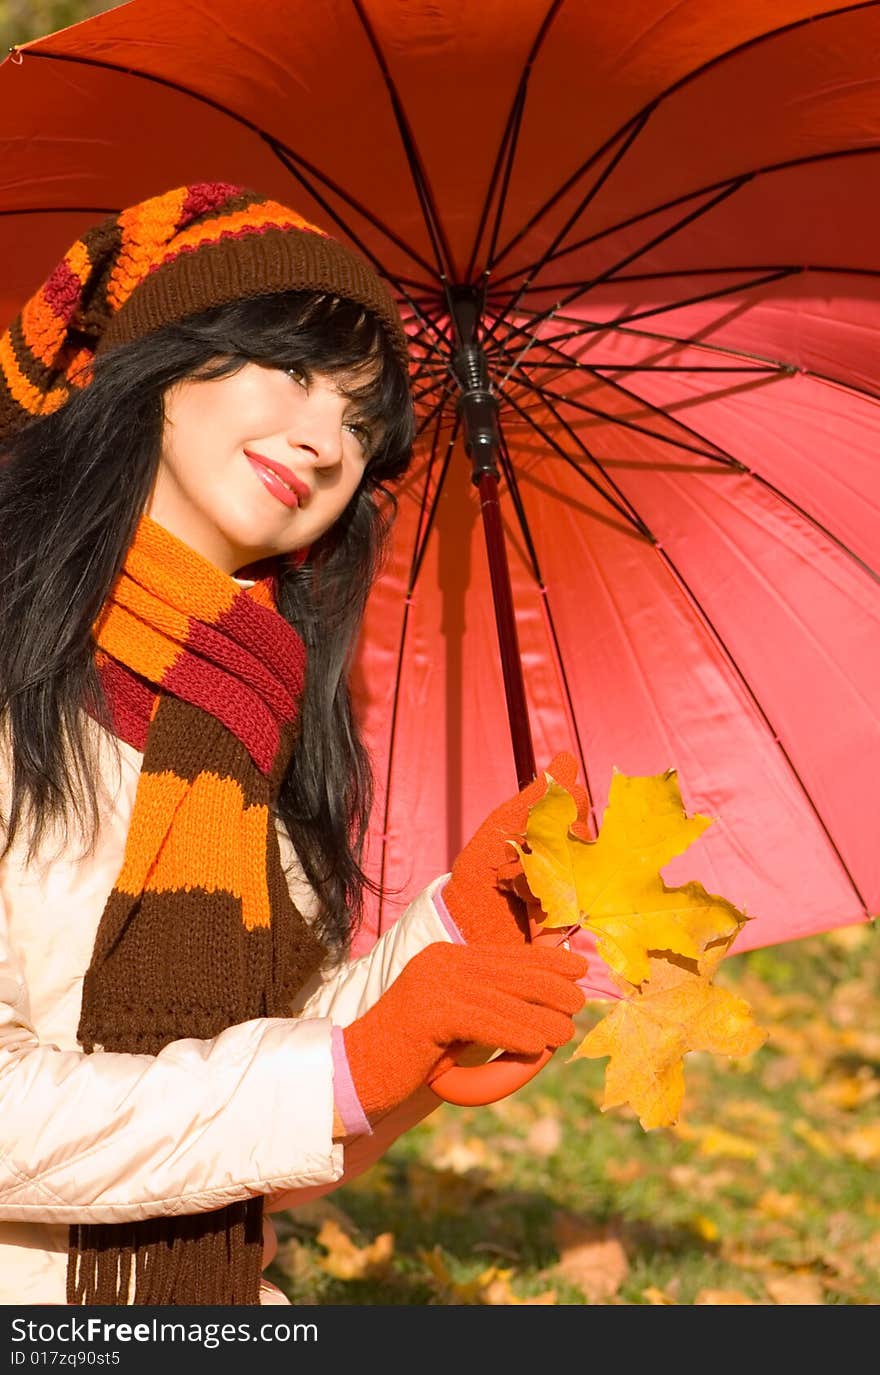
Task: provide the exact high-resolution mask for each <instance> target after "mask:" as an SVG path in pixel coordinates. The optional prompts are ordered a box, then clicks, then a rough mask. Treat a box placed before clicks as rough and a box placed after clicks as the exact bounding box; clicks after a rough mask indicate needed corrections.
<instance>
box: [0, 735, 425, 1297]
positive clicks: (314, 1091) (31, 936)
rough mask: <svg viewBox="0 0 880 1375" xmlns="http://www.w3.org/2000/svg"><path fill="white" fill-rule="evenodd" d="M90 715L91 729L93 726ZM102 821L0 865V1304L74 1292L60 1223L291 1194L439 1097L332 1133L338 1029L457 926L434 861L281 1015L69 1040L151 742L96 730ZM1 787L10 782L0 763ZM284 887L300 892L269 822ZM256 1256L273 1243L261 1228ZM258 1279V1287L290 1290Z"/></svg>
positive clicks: (286, 844)
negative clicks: (122, 1047) (360, 942)
mask: <svg viewBox="0 0 880 1375" xmlns="http://www.w3.org/2000/svg"><path fill="white" fill-rule="evenodd" d="M94 729H95V730H96V731H98V727H94ZM98 738H99V741H100V760H101V768H100V777H101V794H102V795H101V813H100V815H101V824H100V828H99V834H98V838H97V842H96V844H95V846H94V847H93V848H92V850H91V851H90V852H86V851H85V846H82V847H79V852H78V853H70V851H69V847H68V848H67V849H64V848H63V847H59V843H58V837H57V835H56V836H54V837H53V836H47V837H46V840H45V842H44V843H43V844H42V845H41V847H40V852H39V854H38V855H37V856H36V857H35V858H34V859H33V860H32V861H31V862H30V863H28V862H27V858H26V853H25V851H26V837H25V836H24V835H21V836H20V837H17V838H16V843H15V846H14V848H13V850H12V851H11V852H10V854H9V855H8V856H7V858H6V859H5V860H4V862H3V864H2V866H0V1303H4V1304H63V1303H65V1302H66V1296H65V1279H66V1271H67V1226H68V1223H70V1222H71V1221H73V1220H77V1221H80V1222H126V1221H131V1220H137V1219H142V1218H149V1217H157V1216H163V1215H173V1214H178V1213H189V1212H197V1211H208V1210H211V1209H215V1208H219V1207H222V1206H223V1205H224V1204H227V1203H231V1202H234V1201H236V1200H239V1199H244V1198H247V1197H249V1196H251V1195H253V1194H263V1195H265V1196H266V1203H265V1212H266V1214H269V1213H271V1212H277V1211H280V1210H282V1209H287V1208H291V1207H295V1206H296V1205H297V1203H300V1202H304V1201H306V1200H309V1199H312V1198H314V1197H316V1196H318V1195H320V1194H323V1193H327V1192H328V1191H330V1190H331V1189H335V1188H338V1187H339V1185H340V1184H342V1183H344V1182H345V1181H346V1180H347V1179H350V1178H352V1177H353V1176H354V1175H356V1174H359V1173H361V1172H362V1171H363V1170H364V1169H366V1168H367V1167H368V1166H369V1165H371V1164H372V1163H373V1162H374V1161H375V1160H376V1159H378V1157H379V1156H380V1155H381V1154H382V1153H383V1152H384V1151H385V1150H386V1149H387V1148H388V1146H389V1145H390V1144H391V1142H392V1141H394V1140H395V1139H396V1138H397V1137H398V1136H399V1135H400V1134H401V1133H402V1132H404V1131H406V1130H407V1129H408V1128H409V1127H410V1126H412V1125H413V1124H414V1123H415V1122H417V1121H419V1120H420V1119H421V1118H423V1117H424V1116H425V1115H426V1114H427V1113H429V1112H430V1111H432V1110H433V1109H434V1108H435V1107H437V1106H438V1103H439V1100H438V1099H437V1098H436V1097H435V1096H434V1095H433V1094H432V1093H431V1092H430V1090H429V1089H427V1088H426V1089H423V1090H421V1091H420V1092H419V1093H418V1094H416V1095H415V1096H414V1097H413V1098H412V1099H410V1100H409V1101H408V1102H407V1103H405V1104H404V1105H403V1106H402V1107H401V1108H400V1109H398V1110H397V1111H396V1112H394V1113H391V1114H389V1115H388V1117H386V1118H385V1119H384V1120H383V1121H382V1122H380V1123H379V1124H377V1125H374V1130H373V1133H372V1134H371V1135H365V1136H362V1137H358V1138H357V1139H355V1140H353V1141H352V1142H350V1143H349V1144H346V1145H345V1146H343V1145H341V1144H339V1143H338V1142H337V1143H334V1141H333V1140H332V1121H333V1065H332V1058H331V1027H332V1026H333V1025H334V1024H336V1025H341V1026H345V1025H347V1024H348V1023H349V1022H351V1021H352V1020H354V1019H355V1018H356V1017H357V1016H359V1015H360V1014H361V1013H362V1012H364V1011H366V1009H367V1008H368V1007H370V1006H371V1005H372V1004H373V1003H374V1002H375V1001H376V999H377V998H378V997H379V996H380V995H381V993H382V992H383V991H384V990H385V989H386V988H387V987H388V985H389V983H391V982H392V981H393V980H394V979H395V978H396V976H397V974H398V973H399V972H400V970H401V969H402V967H403V966H404V964H406V962H407V961H408V960H409V959H410V958H411V957H412V956H413V955H414V954H416V953H417V951H418V950H420V949H421V948H422V947H423V946H425V945H427V944H429V943H430V942H432V941H438V940H441V941H442V940H448V939H449V938H450V937H449V934H448V933H447V931H446V928H445V927H444V925H443V922H442V920H441V918H440V916H439V915H438V913H437V911H436V909H435V907H434V903H433V901H432V898H433V895H434V893H435V892H436V891H437V889H438V888H439V887H440V886H441V885H442V883H443V882H444V881H445V878H446V875H443V876H440V877H438V878H437V880H435V882H434V883H432V884H430V885H429V886H428V888H426V889H425V890H424V892H422V893H421V894H420V895H419V896H418V897H417V898H416V899H415V900H414V901H413V902H412V903H411V904H410V905H409V907H408V908H407V909H406V911H405V912H404V913H403V914H402V916H401V917H400V918H399V919H398V920H397V921H396V922H395V923H394V925H393V926H392V927H391V928H390V929H389V930H388V931H387V932H386V933H385V934H384V935H383V936H382V937H381V938H380V939H379V940H378V941H377V942H376V943H375V945H373V947H372V948H371V949H370V950H369V952H368V953H367V954H364V955H362V956H360V957H359V958H357V959H352V960H351V961H350V962H348V963H347V964H345V965H343V966H341V967H338V968H336V969H334V970H331V971H329V972H327V973H323V974H321V975H319V976H316V977H315V978H314V979H313V980H312V981H311V983H310V985H309V986H308V987H307V988H305V989H303V990H301V992H300V994H299V995H298V997H297V1000H296V1005H295V1006H293V1007H291V1016H290V1018H274V1019H265V1018H263V1019H258V1020H253V1021H249V1022H244V1023H242V1024H240V1025H238V1026H233V1027H230V1028H228V1029H227V1030H226V1031H224V1032H223V1033H222V1034H221V1035H219V1036H217V1037H215V1038H214V1039H212V1040H207V1041H205V1040H196V1039H187V1040H179V1041H174V1042H173V1043H171V1044H170V1045H168V1046H166V1047H165V1049H164V1050H163V1051H162V1052H161V1053H160V1054H159V1055H156V1056H146V1055H144V1056H141V1055H128V1054H119V1053H115V1052H102V1051H96V1052H94V1053H93V1054H91V1055H85V1054H83V1052H82V1050H81V1048H80V1046H79V1044H78V1042H77V1040H76V1028H77V1025H78V1021H79V1011H80V1000H81V994H82V982H83V976H84V974H85V971H86V969H87V968H88V965H89V963H90V960H91V954H92V946H93V943H94V938H95V932H96V929H97V926H98V922H99V920H100V917H101V914H102V912H103V909H104V904H105V902H106V900H107V897H108V895H109V893H110V890H111V888H112V887H113V883H114V881H115V879H116V877H117V875H118V873H119V870H120V868H121V864H122V857H123V852H124V847H125V839H126V835H127V831H128V825H129V821H130V817H131V812H132V807H133V804H134V796H135V791H136V789H137V783H138V777H139V774H140V769H141V764H142V762H143V756H142V755H141V754H140V753H139V752H138V751H137V750H135V749H133V748H132V747H131V746H129V745H126V744H124V743H123V744H119V746H118V753H117V747H116V746H115V742H113V741H112V740H110V738H109V737H108V736H107V735H106V734H105V733H104V732H100V731H99V732H98ZM6 776H8V774H4V773H0V789H2V790H3V793H4V796H5V795H6V790H5V788H4V777H6ZM279 843H280V846H281V857H282V863H283V864H284V866H285V869H286V870H287V869H289V871H290V875H289V884H290V890H291V895H292V896H293V898H294V901H295V902H296V903H297V904H298V906H299V907H300V910H301V911H303V913H304V915H306V916H308V915H309V913H310V911H311V910H312V908H311V903H310V898H311V895H310V891H309V889H308V887H307V885H306V884H305V880H304V877H303V875H302V870H301V868H300V867H299V865H298V864H297V862H296V857H295V855H294V853H293V848H292V846H291V843H290V839H289V837H288V835H287V833H286V831H284V830H283V829H281V828H280V827H279ZM264 1230H265V1248H264V1268H265V1265H266V1264H268V1263H269V1261H270V1260H271V1258H272V1255H273V1254H274V1249H275V1243H274V1236H273V1231H272V1227H271V1223H270V1222H269V1221H268V1218H267V1221H266V1226H265V1229H264ZM287 1301H288V1300H287V1299H286V1298H285V1296H284V1295H283V1294H282V1293H281V1291H280V1290H279V1289H277V1288H276V1287H275V1286H273V1285H271V1284H270V1283H269V1282H268V1281H267V1280H265V1279H264V1281H263V1287H262V1292H261V1302H263V1303H281V1304H284V1303H287Z"/></svg>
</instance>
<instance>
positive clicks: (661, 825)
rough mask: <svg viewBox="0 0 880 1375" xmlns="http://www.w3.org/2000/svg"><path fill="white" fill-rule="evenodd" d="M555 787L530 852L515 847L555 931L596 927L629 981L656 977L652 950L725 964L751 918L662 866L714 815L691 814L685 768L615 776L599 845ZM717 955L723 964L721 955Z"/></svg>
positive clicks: (532, 822) (532, 824)
mask: <svg viewBox="0 0 880 1375" xmlns="http://www.w3.org/2000/svg"><path fill="white" fill-rule="evenodd" d="M545 776H546V778H547V780H548V782H547V791H546V792H545V794H544V796H543V797H542V798H540V799H539V801H538V802H537V803H536V804H535V806H534V807H532V808H531V809H530V812H529V818H528V824H527V828H526V836H525V846H523V845H520V844H518V843H517V842H516V841H511V843H512V844H513V846H514V848H515V849H516V851H517V854H518V855H519V857H520V862H521V864H522V867H523V872H524V874H525V877H526V880H527V883H528V886H529V889H530V890H531V893H532V895H533V897H534V898H535V899H536V900H537V901H538V902H539V903H540V904H541V907H542V909H543V911H544V913H545V921H544V925H546V926H554V927H556V926H574V925H580V926H584V927H587V928H588V929H589V930H591V931H593V932H594V933H595V936H596V948H597V951H598V953H599V954H600V955H601V957H602V959H603V960H604V961H605V963H606V964H607V965H608V966H609V968H610V969H611V970H612V971H613V972H614V973H616V974H619V975H620V976H621V977H622V978H623V979H625V980H626V982H627V983H629V984H640V983H641V982H642V981H643V980H644V979H645V978H646V976H647V973H648V952H649V951H656V950H668V951H671V952H672V953H673V954H676V955H683V956H685V957H686V958H687V959H690V960H698V961H700V960H709V961H712V962H714V963H717V959H718V958H720V956H721V954H723V953H724V952H723V951H719V950H718V949H717V945H718V943H719V942H722V943H726V944H729V943H730V941H731V940H732V939H733V937H734V936H735V935H736V934H737V932H738V931H739V930H740V928H741V926H742V925H743V923H744V922H745V921H747V920H748V918H747V917H746V915H745V913H743V912H741V911H739V909H738V908H736V907H734V905H733V904H732V903H730V902H728V901H727V900H726V898H723V897H719V896H717V895H715V894H712V893H708V892H707V891H706V889H705V888H703V886H702V884H699V883H693V882H691V883H685V884H682V885H681V886H680V887H678V888H669V887H667V885H666V884H665V883H664V882H663V879H662V878H661V877H660V873H659V870H660V869H661V868H662V866H663V865H664V864H667V863H668V862H669V861H670V860H671V859H673V858H674V857H675V856H676V855H678V854H681V853H682V852H683V851H684V850H686V849H687V847H688V846H689V845H690V844H691V843H692V842H693V841H694V840H696V839H697V838H698V836H700V835H702V834H703V832H704V831H705V830H706V828H707V827H708V826H710V825H711V824H712V822H711V818H710V817H705V816H700V815H697V816H692V817H689V816H687V814H686V813H685V810H684V806H683V803H682V799H681V793H680V791H679V788H678V783H677V780H676V771H675V770H674V769H667V770H666V772H665V773H662V774H656V775H651V776H648V777H636V778H631V777H628V776H627V775H626V774H622V773H620V772H619V771H618V770H617V769H615V770H614V773H613V776H612V780H611V788H610V790H609V797H608V806H607V807H606V809H605V815H604V818H603V822H602V828H601V830H600V832H599V835H598V837H597V839H596V840H582V839H581V838H580V837H579V836H576V835H574V834H572V831H571V826H572V823H573V822H574V820H575V818H576V816H577V808H576V806H575V803H574V799H573V798H572V796H571V794H570V793H568V792H567V791H566V789H565V788H562V787H560V785H559V784H558V783H557V782H556V781H555V779H553V778H551V777H550V775H549V774H547V775H545ZM716 956H717V958H716Z"/></svg>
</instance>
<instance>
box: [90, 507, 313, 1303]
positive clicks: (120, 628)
mask: <svg viewBox="0 0 880 1375" xmlns="http://www.w3.org/2000/svg"><path fill="white" fill-rule="evenodd" d="M276 593H277V584H276V581H275V579H274V577H269V578H266V579H264V580H262V581H259V582H257V583H255V584H254V586H253V587H251V588H247V589H244V588H241V587H240V586H239V585H238V584H237V583H236V582H235V580H234V579H233V578H231V577H230V576H228V575H227V574H226V573H223V572H222V571H221V570H220V569H218V568H216V567H215V566H214V565H213V564H211V563H209V562H208V561H207V560H206V559H204V558H203V557H202V556H201V555H199V554H197V553H195V552H194V551H193V550H192V549H190V548H188V547H187V546H186V545H185V544H183V543H182V542H181V541H180V540H178V539H177V538H176V537H175V536H173V535H171V534H170V533H169V532H168V531H166V530H164V529H163V528H162V527H161V526H159V525H157V524H156V523H155V522H154V521H152V520H151V519H150V518H149V517H148V516H144V517H142V519H141V521H140V523H139V525H138V528H137V531H136V533H135V537H134V539H133V541H132V544H131V547H130V548H129V551H128V554H127V555H126V559H125V564H124V567H123V570H122V572H121V574H120V576H119V578H118V579H117V581H116V584H115V585H114V587H113V590H112V593H111V595H110V597H109V599H108V601H107V602H106V604H105V606H104V608H103V609H102V612H101V615H100V616H99V618H98V620H97V621H96V623H95V627H94V632H95V639H96V641H97V645H98V648H97V650H96V663H97V667H98V671H99V675H100V679H101V682H102V686H103V688H104V692H105V695H106V698H107V702H108V705H109V708H110V713H111V719H112V724H113V729H114V731H115V733H116V734H117V735H118V736H119V737H120V738H121V739H122V740H125V741H127V742H128V743H129V744H131V745H133V746H134V747H135V748H136V749H138V750H141V751H143V753H144V760H143V766H142V770H141V774H140V778H139V781H138V786H137V793H136V795H135V801H134V809H133V812H132V816H131V822H130V825H129V830H128V836H127V840H126V846H125V855H124V859H123V863H122V868H121V871H120V873H119V875H118V877H117V879H116V882H115V884H114V887H113V891H112V892H111V894H110V896H109V898H108V899H107V904H106V906H105V908H104V912H103V915H102V917H101V921H100V924H99V926H98V931H97V934H96V937H95V945H94V950H93V952H92V959H91V964H90V966H89V969H88V971H87V973H86V976H85V982H84V985H83V995H82V1009H81V1017H80V1024H79V1029H78V1032H77V1035H78V1038H79V1041H80V1043H81V1044H82V1046H83V1048H84V1050H85V1051H86V1052H87V1053H88V1052H91V1051H93V1050H94V1049H95V1047H96V1046H97V1047H101V1048H103V1050H105V1051H122V1052H127V1053H132V1054H146V1055H157V1054H158V1053H159V1051H160V1050H161V1049H162V1048H163V1046H165V1045H167V1044H168V1042H170V1041H174V1040H177V1039H180V1038H182V1037H191V1036H194V1037H199V1038H208V1037H214V1036H217V1035H218V1034H219V1033H220V1032H221V1031H223V1030H224V1029H225V1028H226V1027H229V1026H232V1025H235V1024H237V1023H239V1022H243V1021H247V1020H249V1019H250V1018H254V1017H283V1016H287V1015H289V1008H290V1004H291V999H292V998H293V996H294V994H295V993H296V992H297V990H298V989H299V988H301V987H302V985H303V984H304V982H305V981H306V979H307V978H308V977H309V976H310V975H311V974H312V973H313V972H314V971H315V970H316V969H317V968H318V966H319V965H320V963H321V961H322V958H323V956H324V954H325V949H324V947H323V946H322V945H321V944H320V942H319V941H318V940H317V938H316V937H315V935H314V934H313V933H312V932H311V930H310V928H309V926H308V924H307V923H306V922H305V920H304V919H303V917H302V916H301V915H300V913H299V912H298V911H297V909H296V907H295V906H294V904H293V902H292V900H291V898H290V894H289V891H288V887H287V883H286V880H285V877H284V873H283V870H282V867H281V859H280V855H279V850H278V839H277V833H276V830H275V824H274V820H273V812H272V803H273V801H274V800H275V798H276V796H277V792H278V789H279V786H280V784H281V781H282V779H283V777H284V774H285V772H286V769H287V767H288V765H289V762H290V757H291V752H292V749H293V745H294V741H295V738H296V734H297V706H298V702H299V698H300V695H301V692H302V687H303V681H304V673H305V648H304V646H303V643H302V640H301V639H300V637H299V635H298V634H297V633H296V631H295V630H294V629H293V628H292V626H290V624H289V623H288V622H287V621H286V620H285V619H284V618H283V616H281V615H280V614H279V612H278V611H277V609H276V603H275V597H276ZM243 1126H245V1127H247V1126H248V1124H243ZM255 1129H256V1128H254V1130H255ZM262 1203H263V1200H262V1198H261V1197H256V1198H252V1199H249V1200H245V1201H244V1202H241V1203H235V1204H232V1205H230V1206H228V1207H225V1208H222V1209H220V1210H219V1211H217V1212H212V1213H200V1214H194V1215H190V1216H186V1217H160V1218H155V1219H149V1220H147V1221H142V1222H134V1223H130V1224H129V1223H119V1224H109V1225H103V1224H101V1225H99V1224H85V1225H74V1226H72V1227H71V1228H70V1237H69V1246H68V1279H67V1297H68V1302H69V1303H74V1304H120V1303H121V1304H126V1303H135V1304H256V1303H258V1302H259V1285H260V1274H261V1270H262ZM132 1288H133V1292H132Z"/></svg>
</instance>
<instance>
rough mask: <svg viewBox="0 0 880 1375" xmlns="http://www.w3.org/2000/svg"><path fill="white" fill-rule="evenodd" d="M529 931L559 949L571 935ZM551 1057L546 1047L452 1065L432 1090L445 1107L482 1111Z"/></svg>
mask: <svg viewBox="0 0 880 1375" xmlns="http://www.w3.org/2000/svg"><path fill="white" fill-rule="evenodd" d="M529 927H530V929H531V932H532V935H531V939H532V940H533V941H540V942H542V943H543V944H551V943H552V944H553V945H559V944H560V942H562V941H564V940H565V939H566V938H567V936H568V935H569V934H570V932H569V930H565V929H563V930H560V928H559V927H558V926H557V927H552V928H545V927H540V926H538V924H537V923H536V922H533V921H530V922H529ZM571 929H572V930H573V929H574V928H571ZM553 1055H554V1047H553V1046H547V1048H546V1050H542V1051H541V1053H540V1054H539V1055H514V1054H513V1053H512V1051H508V1050H505V1051H502V1053H501V1054H500V1055H496V1057H495V1059H494V1060H489V1061H488V1062H487V1063H486V1064H485V1065H455V1066H453V1068H452V1069H445V1070H443V1071H442V1072H441V1073H440V1074H438V1075H437V1078H436V1079H432V1080H431V1088H432V1090H433V1092H434V1093H436V1095H437V1097H438V1098H442V1099H443V1102H444V1103H455V1104H456V1105H457V1106H459V1107H463V1108H476V1107H483V1106H485V1104H487V1103H497V1102H498V1100H499V1099H500V1098H507V1097H508V1095H509V1094H511V1093H516V1091H517V1089H521V1088H522V1087H523V1085H524V1084H527V1083H528V1082H529V1080H530V1079H534V1077H535V1075H536V1074H537V1073H538V1071H539V1070H542V1069H543V1068H544V1066H545V1065H546V1064H547V1061H548V1060H550V1059H552V1057H553Z"/></svg>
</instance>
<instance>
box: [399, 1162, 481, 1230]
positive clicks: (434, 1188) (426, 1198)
mask: <svg viewBox="0 0 880 1375" xmlns="http://www.w3.org/2000/svg"><path fill="white" fill-rule="evenodd" d="M406 1185H407V1190H408V1194H409V1200H410V1202H411V1204H412V1206H413V1208H414V1209H415V1211H416V1212H417V1213H418V1214H419V1216H420V1217H423V1218H429V1217H434V1216H436V1215H437V1214H440V1213H462V1214H463V1213H466V1212H467V1211H468V1210H469V1209H470V1208H472V1207H473V1205H474V1203H475V1202H476V1201H477V1199H478V1198H481V1197H482V1196H483V1195H484V1194H485V1193H486V1192H487V1191H488V1189H489V1185H488V1183H487V1180H486V1175H485V1173H484V1172H483V1171H477V1170H472V1171H471V1172H470V1173H468V1174H456V1172H455V1171H454V1170H435V1169H432V1168H431V1167H430V1166H429V1165H423V1164H422V1163H421V1161H418V1160H410V1161H409V1162H408V1163H407V1167H406Z"/></svg>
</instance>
